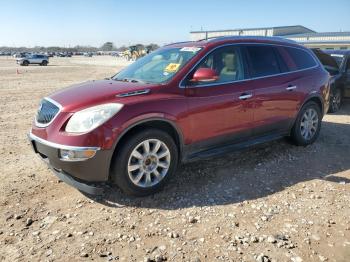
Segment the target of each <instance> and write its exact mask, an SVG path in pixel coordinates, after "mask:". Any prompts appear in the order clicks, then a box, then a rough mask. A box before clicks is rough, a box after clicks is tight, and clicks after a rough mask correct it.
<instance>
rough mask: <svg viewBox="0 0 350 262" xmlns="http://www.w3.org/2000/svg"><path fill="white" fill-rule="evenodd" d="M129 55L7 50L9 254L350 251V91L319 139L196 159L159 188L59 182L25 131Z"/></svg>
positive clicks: (279, 255)
mask: <svg viewBox="0 0 350 262" xmlns="http://www.w3.org/2000/svg"><path fill="white" fill-rule="evenodd" d="M122 65H123V63H122V62H118V63H117V62H116V58H112V57H98V58H54V59H51V63H50V65H49V66H47V67H40V66H29V67H18V66H16V65H15V63H14V61H13V59H6V58H1V59H0V111H1V114H0V139H1V140H0V141H1V143H0V156H1V162H0V170H1V174H0V175H1V183H0V187H1V190H0V212H1V215H0V260H5V261H15V260H19V261H39V260H40V261H80V260H81V261H88V260H95V261H96V260H97V261H106V260H118V261H165V260H166V261H293V262H301V261H344V262H346V261H350V101H348V102H347V104H346V105H345V106H344V107H343V109H342V110H341V111H340V112H339V113H337V114H333V115H327V116H326V117H325V118H324V121H323V126H322V130H321V134H320V137H319V139H318V141H317V142H316V143H315V144H314V145H312V146H309V147H306V148H303V147H295V146H293V145H291V144H289V143H288V142H287V141H286V140H281V141H276V142H273V143H270V144H266V145H263V146H259V147H256V148H252V149H249V150H246V151H244V152H239V153H233V154H230V155H226V156H224V157H221V158H217V159H211V160H208V161H201V162H195V163H191V164H188V165H185V166H182V167H181V168H180V170H179V172H178V173H177V175H176V176H175V177H174V178H173V179H172V180H171V181H170V183H169V185H168V186H167V187H166V188H165V190H164V191H163V192H161V193H159V194H157V195H155V196H152V197H147V198H136V199H135V198H129V197H126V196H124V195H123V194H122V193H121V192H120V191H119V190H116V191H115V190H113V189H111V188H109V189H108V190H107V193H106V194H105V195H104V196H103V197H99V198H91V197H87V196H85V195H83V194H81V193H80V192H78V191H77V190H75V189H73V188H71V187H69V186H67V185H66V184H64V183H60V182H59V181H58V179H56V177H55V176H54V175H53V174H52V173H51V172H50V171H49V170H48V168H47V167H46V166H45V164H44V163H42V162H41V160H40V159H39V158H38V157H37V156H36V155H35V154H34V153H33V152H32V151H31V148H30V146H29V143H28V141H27V139H26V134H27V132H28V130H29V128H30V126H31V121H32V119H33V116H34V114H35V111H36V109H37V105H38V103H39V100H40V98H41V97H43V96H46V95H47V94H49V93H51V92H52V91H54V90H57V89H60V88H63V87H65V86H68V85H70V84H73V83H78V82H81V81H85V80H87V79H101V78H105V77H108V76H111V75H112V74H113V73H115V72H117V71H118V70H119V69H120V67H121V66H122ZM16 68H18V69H19V73H20V74H16Z"/></svg>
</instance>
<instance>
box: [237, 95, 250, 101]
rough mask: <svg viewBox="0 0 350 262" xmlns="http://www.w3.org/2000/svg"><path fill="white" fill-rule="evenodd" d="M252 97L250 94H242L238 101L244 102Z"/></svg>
mask: <svg viewBox="0 0 350 262" xmlns="http://www.w3.org/2000/svg"><path fill="white" fill-rule="evenodd" d="M252 96H253V95H252V94H242V95H240V96H239V99H241V100H246V99H248V98H251V97H252Z"/></svg>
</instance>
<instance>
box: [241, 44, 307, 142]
mask: <svg viewBox="0 0 350 262" xmlns="http://www.w3.org/2000/svg"><path fill="white" fill-rule="evenodd" d="M280 48H282V47H280ZM245 52H246V55H247V57H248V59H247V61H248V67H249V74H250V78H251V80H249V84H250V86H252V87H253V88H254V97H253V102H254V105H253V107H254V113H253V122H254V131H253V134H254V136H263V135H268V134H271V133H281V134H284V133H287V132H288V131H289V129H290V127H291V124H292V122H293V119H294V117H295V115H296V112H297V109H298V106H299V104H300V101H301V98H302V92H301V90H303V82H302V81H301V78H302V76H301V75H300V74H299V73H298V72H295V73H290V72H289V71H290V69H289V67H288V65H287V63H286V62H285V61H284V59H283V58H282V56H281V54H280V52H279V46H277V45H264V44H252V45H246V46H245ZM287 54H288V53H287Z"/></svg>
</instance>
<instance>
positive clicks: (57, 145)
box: [28, 132, 101, 151]
mask: <svg viewBox="0 0 350 262" xmlns="http://www.w3.org/2000/svg"><path fill="white" fill-rule="evenodd" d="M28 136H29V139H30V140H34V141H36V142H38V143H40V144H43V145H46V146H48V147H53V148H56V149H64V150H73V151H85V150H94V151H98V150H100V149H101V148H100V147H80V146H67V145H61V144H57V143H53V142H50V141H47V140H45V139H42V138H40V137H37V136H36V135H34V134H33V133H32V132H30V133H29V134H28Z"/></svg>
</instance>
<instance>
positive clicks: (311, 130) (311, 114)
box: [300, 108, 319, 140]
mask: <svg viewBox="0 0 350 262" xmlns="http://www.w3.org/2000/svg"><path fill="white" fill-rule="evenodd" d="M318 125H319V119H318V115H317V112H316V110H315V109H314V108H309V109H307V110H306V111H305V113H304V115H303V116H302V118H301V123H300V132H301V136H302V137H303V138H304V139H305V140H311V139H312V138H313V137H314V136H315V134H316V132H317V128H318Z"/></svg>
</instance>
